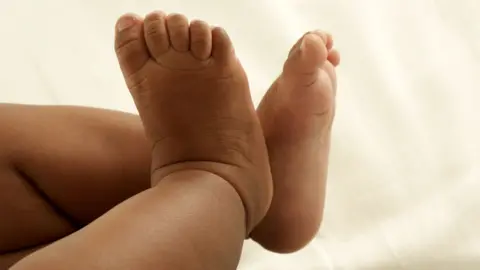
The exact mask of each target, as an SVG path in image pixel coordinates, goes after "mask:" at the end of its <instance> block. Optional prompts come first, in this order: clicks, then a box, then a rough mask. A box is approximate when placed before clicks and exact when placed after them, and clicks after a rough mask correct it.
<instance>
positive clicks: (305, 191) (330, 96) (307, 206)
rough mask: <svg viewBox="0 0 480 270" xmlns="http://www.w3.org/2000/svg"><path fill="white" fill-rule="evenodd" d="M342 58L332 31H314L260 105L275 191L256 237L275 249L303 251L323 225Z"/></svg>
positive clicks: (291, 56) (297, 47)
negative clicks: (335, 45) (335, 101)
mask: <svg viewBox="0 0 480 270" xmlns="http://www.w3.org/2000/svg"><path fill="white" fill-rule="evenodd" d="M339 62H340V55H339V53H338V51H336V50H335V49H333V39H332V37H331V35H329V34H327V33H325V32H321V31H313V32H308V33H307V34H305V35H304V36H303V37H302V38H301V39H300V40H299V41H298V42H297V43H296V44H295V45H294V46H293V48H292V50H291V51H290V54H289V56H288V59H287V60H286V62H285V65H284V68H283V72H282V74H281V75H280V76H279V78H278V79H277V80H276V81H275V82H274V83H273V85H272V86H271V88H270V89H269V90H268V92H267V94H266V96H265V97H264V99H263V100H262V102H261V104H260V106H259V108H258V110H257V111H258V115H259V118H260V121H261V123H262V127H263V130H264V135H265V139H266V142H267V146H268V151H269V157H270V166H271V168H272V175H273V180H274V196H273V201H272V204H271V207H270V209H269V211H268V213H267V216H266V217H265V219H264V220H263V221H262V222H261V223H260V224H259V226H257V227H256V228H255V230H254V231H253V233H252V238H253V239H254V240H255V241H257V242H258V243H260V244H261V245H262V246H263V247H265V248H267V249H269V250H271V251H275V252H279V253H290V252H294V251H297V250H299V249H301V248H302V247H304V246H305V245H306V244H308V243H309V242H310V241H311V240H312V239H313V238H314V237H315V235H316V233H317V231H318V229H319V227H320V224H321V221H322V217H323V207H324V200H325V182H326V177H327V165H328V154H329V148H330V147H329V146H330V131H331V127H332V121H333V116H334V107H335V106H334V104H335V103H334V96H335V90H336V75H335V67H336V66H337V65H338V64H339Z"/></svg>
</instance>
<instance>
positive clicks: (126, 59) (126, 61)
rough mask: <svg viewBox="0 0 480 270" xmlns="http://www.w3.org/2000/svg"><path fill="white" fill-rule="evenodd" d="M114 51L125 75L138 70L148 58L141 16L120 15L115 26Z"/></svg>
mask: <svg viewBox="0 0 480 270" xmlns="http://www.w3.org/2000/svg"><path fill="white" fill-rule="evenodd" d="M115 52H116V54H117V58H118V62H119V63H120V68H121V70H122V72H123V74H124V75H125V76H126V77H129V76H130V75H131V74H134V73H136V72H137V71H138V70H140V69H141V68H142V67H143V66H144V65H145V63H146V62H147V61H148V59H149V57H150V56H149V54H148V50H147V47H146V44H145V39H144V37H143V21H142V18H141V17H139V16H137V15H135V14H125V15H123V16H121V17H120V18H119V19H118V21H117V23H116V26H115Z"/></svg>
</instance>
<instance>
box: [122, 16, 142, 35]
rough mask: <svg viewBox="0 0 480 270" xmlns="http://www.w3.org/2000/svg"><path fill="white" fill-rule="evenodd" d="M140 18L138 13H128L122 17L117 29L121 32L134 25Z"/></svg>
mask: <svg viewBox="0 0 480 270" xmlns="http://www.w3.org/2000/svg"><path fill="white" fill-rule="evenodd" d="M138 20H139V17H138V16H136V15H126V16H123V17H121V18H120V19H119V20H118V22H117V31H118V32H121V31H123V30H126V29H128V28H130V27H132V26H134V25H135V24H136V22H137V21H138Z"/></svg>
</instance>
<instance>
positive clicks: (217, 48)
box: [115, 12, 272, 232]
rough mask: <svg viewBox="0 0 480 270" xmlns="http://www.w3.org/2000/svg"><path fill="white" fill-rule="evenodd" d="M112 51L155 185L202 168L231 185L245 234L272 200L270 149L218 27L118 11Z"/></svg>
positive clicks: (175, 17) (239, 70)
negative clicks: (147, 147)
mask: <svg viewBox="0 0 480 270" xmlns="http://www.w3.org/2000/svg"><path fill="white" fill-rule="evenodd" d="M115 43H116V52H117V56H118V60H119V63H120V67H121V69H122V72H123V75H124V78H125V81H126V83H127V86H128V88H129V90H130V93H131V94H132V96H133V99H134V101H135V104H136V106H137V109H138V111H139V114H140V117H141V119H142V121H143V124H144V127H145V130H146V133H147V136H148V138H149V139H150V140H151V142H152V145H153V150H152V185H155V184H156V183H157V182H158V181H161V179H162V178H164V177H165V176H167V175H168V174H171V173H172V172H174V171H179V170H187V169H199V170H206V171H209V172H212V173H215V174H217V175H220V176H221V177H223V178H224V179H225V180H226V181H228V182H229V183H230V184H232V185H233V186H234V187H235V188H236V190H237V192H238V193H239V195H240V197H241V198H242V201H243V203H244V206H245V210H246V217H247V230H248V232H250V231H251V229H252V228H253V227H254V226H255V225H256V224H257V223H258V222H259V221H260V219H262V218H263V217H264V215H265V213H266V211H267V209H268V207H269V205H270V200H271V196H272V182H271V175H270V167H269V163H268V157H267V150H266V145H265V141H264V137H263V133H262V130H261V126H260V123H259V121H258V118H257V116H256V112H255V110H254V107H253V104H252V101H251V97H250V91H249V87H248V81H247V78H246V76H245V73H244V70H243V68H242V66H241V65H240V63H239V62H238V60H237V58H236V56H235V53H234V51H233V47H232V44H231V42H230V39H229V37H228V36H227V34H226V33H225V31H224V30H222V29H221V28H218V27H216V28H213V29H212V28H211V27H210V26H209V25H208V24H206V23H205V22H202V21H194V22H191V23H190V24H189V22H188V20H187V18H185V16H183V15H179V14H171V15H168V16H166V15H165V14H164V13H161V12H153V13H150V14H149V15H147V16H146V18H145V20H144V22H143V24H142V19H141V18H138V17H135V16H133V15H125V16H122V17H121V18H120V19H119V21H118V23H117V32H116V42H115Z"/></svg>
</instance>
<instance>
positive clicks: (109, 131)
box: [0, 15, 339, 269]
mask: <svg viewBox="0 0 480 270" xmlns="http://www.w3.org/2000/svg"><path fill="white" fill-rule="evenodd" d="M150 17H151V18H150V19H155V16H153V17H152V15H151V16H150ZM153 30H155V29H153ZM150 31H152V30H150ZM312 34H313V35H316V36H318V37H319V38H320V39H318V38H315V37H314V38H313V40H312V37H311V35H312ZM309 35H310V36H309V37H308V39H309V40H308V43H309V45H308V46H309V47H308V48H305V47H303V50H300V44H301V41H304V40H305V38H307V35H306V36H304V37H302V38H301V39H300V40H299V42H298V43H297V44H296V45H295V46H294V47H293V48H292V52H291V53H290V56H289V58H288V60H287V62H286V64H285V69H284V70H285V71H284V73H283V74H282V75H281V76H280V77H279V79H278V80H277V81H276V82H275V83H274V84H273V85H272V87H271V89H270V90H269V91H268V93H267V95H266V97H265V98H264V100H263V101H262V103H261V105H260V107H259V109H258V112H259V118H260V120H261V123H262V126H263V129H264V131H265V136H266V141H267V145H268V148H269V156H270V163H271V166H272V173H273V176H274V182H275V194H277V195H275V194H274V198H273V205H272V207H271V209H270V212H269V214H268V215H267V218H266V219H265V220H264V221H263V222H262V223H261V226H259V227H258V229H257V230H256V231H254V234H253V237H254V238H255V239H256V240H257V241H258V242H260V243H261V244H262V245H264V246H265V247H267V248H269V249H271V250H274V251H278V252H288V251H294V250H297V249H299V248H301V247H302V246H303V245H305V244H306V243H307V242H308V241H309V240H310V239H311V238H312V237H313V236H314V235H315V233H316V230H317V229H318V226H319V224H320V222H321V212H322V207H323V199H324V196H323V192H324V185H325V172H326V168H327V162H326V161H327V157H328V146H329V142H328V141H329V132H330V127H331V121H332V115H333V110H332V109H333V107H332V104H333V96H332V95H331V94H330V92H329V91H332V90H333V88H329V87H330V86H329V84H330V82H329V81H328V80H329V78H330V79H331V80H333V81H332V82H333V83H334V80H335V78H334V75H335V73H334V68H333V67H334V66H336V65H338V62H339V55H338V52H336V51H335V50H334V49H333V48H332V39H331V37H330V36H329V35H327V34H325V33H322V32H312V33H309ZM322 46H326V48H327V51H328V52H327V60H328V61H327V62H323V61H324V56H323V54H322V51H321V50H322ZM197 49H198V47H197ZM306 49H307V50H306ZM201 51H202V50H199V54H201ZM318 52H320V54H318ZM302 55H303V56H302ZM314 55H317V58H315V57H313V56H314ZM318 56H320V57H318ZM292 67H293V68H292ZM295 67H296V68H295ZM316 67H320V68H322V67H324V68H327V69H326V70H327V71H328V73H322V72H324V71H320V70H319V71H316V69H315V68H316ZM295 71H297V72H295ZM318 72H320V74H322V75H320V76H322V77H320V80H319V81H317V83H314V84H310V83H311V82H312V79H315V78H316V77H315V76H318V74H319V73H318ZM325 74H328V75H329V76H328V77H326V76H325ZM305 86H310V87H305ZM312 86H313V87H312ZM334 86H335V85H333V87H334ZM305 101H307V102H305ZM0 112H1V113H0V126H3V127H5V131H4V132H2V133H1V134H0V149H1V151H0V156H1V158H0V173H1V174H2V175H3V176H2V182H0V185H2V187H1V188H0V190H2V191H6V190H8V191H9V192H5V194H14V196H10V197H8V196H0V200H2V202H1V203H0V219H2V220H9V221H11V222H7V223H0V254H5V255H3V256H0V269H3V268H6V267H2V266H3V265H9V264H10V262H11V261H14V260H16V259H13V258H21V257H22V256H23V254H27V252H28V250H30V249H28V248H30V247H33V246H38V245H41V244H42V243H48V242H51V241H54V240H56V239H59V238H61V237H63V236H65V235H67V234H69V233H71V232H73V231H75V230H77V229H78V228H81V227H83V226H84V225H85V224H88V223H89V222H91V221H92V220H94V219H95V218H97V217H99V216H100V215H102V214H103V213H105V212H106V211H108V210H109V209H111V208H112V207H114V206H115V205H117V204H118V203H120V202H122V201H123V200H125V199H127V198H129V197H131V196H133V195H135V194H137V193H139V192H140V191H143V190H145V189H147V188H148V187H149V186H150V179H149V175H150V161H151V160H150V146H149V145H148V142H147V139H146V137H145V135H144V131H143V126H142V124H141V122H140V119H139V118H138V116H135V115H130V114H126V113H121V112H115V111H108V110H100V109H93V108H83V107H69V106H27V105H0ZM308 127H315V128H312V129H308ZM292 131H295V132H292ZM299 131H300V132H299ZM59 134H61V135H59ZM322 138H323V139H322ZM302 164H303V165H302ZM306 164H312V165H306ZM312 168H315V169H312ZM285 169H286V170H285ZM280 194H281V195H280ZM305 194H306V196H305ZM2 195H3V193H2ZM286 198H289V199H286ZM304 200H306V201H307V202H306V203H304V202H302V201H304ZM302 205H303V206H302ZM298 209H300V210H298ZM288 220H296V221H298V220H300V221H301V222H295V224H293V225H296V226H293V225H292V224H290V223H291V222H288ZM275 223H276V224H275ZM18 224H30V225H31V224H35V226H30V225H29V226H28V227H25V228H22V227H21V226H19V225H18ZM268 224H273V226H272V225H268ZM2 226H3V227H2ZM32 228H36V229H35V230H32ZM17 232H18V233H17ZM280 236H282V237H280ZM24 248H27V251H22V249H24ZM17 251H18V252H17ZM7 257H8V259H7ZM2 262H3V263H4V264H3V265H2Z"/></svg>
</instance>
